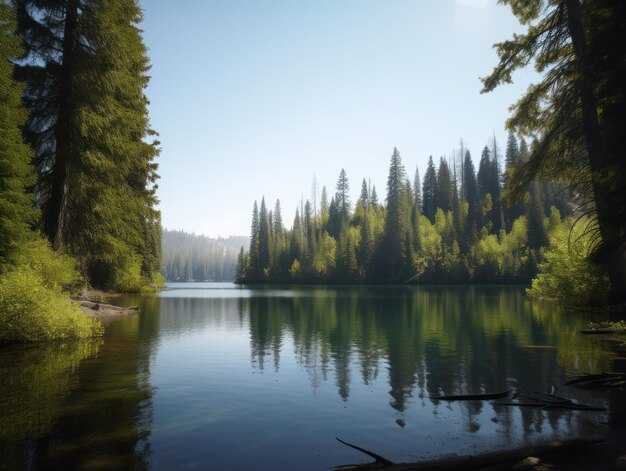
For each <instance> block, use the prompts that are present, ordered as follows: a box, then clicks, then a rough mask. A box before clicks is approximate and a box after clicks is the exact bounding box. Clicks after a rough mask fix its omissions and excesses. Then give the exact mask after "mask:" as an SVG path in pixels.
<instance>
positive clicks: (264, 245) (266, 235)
mask: <svg viewBox="0 0 626 471" xmlns="http://www.w3.org/2000/svg"><path fill="white" fill-rule="evenodd" d="M258 241H259V261H258V270H259V273H260V274H263V271H264V270H265V269H267V268H268V267H269V265H270V243H271V241H270V231H269V215H268V213H267V207H266V206H265V197H263V198H261V209H260V211H259V235H258Z"/></svg>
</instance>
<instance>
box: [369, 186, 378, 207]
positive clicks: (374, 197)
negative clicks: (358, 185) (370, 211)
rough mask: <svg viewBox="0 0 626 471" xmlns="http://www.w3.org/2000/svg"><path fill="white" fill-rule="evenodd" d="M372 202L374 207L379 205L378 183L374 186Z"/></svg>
mask: <svg viewBox="0 0 626 471" xmlns="http://www.w3.org/2000/svg"><path fill="white" fill-rule="evenodd" d="M370 204H371V206H372V208H375V207H376V206H378V193H376V185H374V186H373V187H372V195H371V196H370Z"/></svg>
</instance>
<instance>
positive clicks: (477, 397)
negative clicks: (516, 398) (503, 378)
mask: <svg viewBox="0 0 626 471" xmlns="http://www.w3.org/2000/svg"><path fill="white" fill-rule="evenodd" d="M512 391H513V390H512V389H509V390H507V391H502V392H496V393H486V394H460V395H457V396H434V397H430V399H437V400H439V401H488V400H490V399H502V398H504V397H507V396H508V395H509V394H511V392H512Z"/></svg>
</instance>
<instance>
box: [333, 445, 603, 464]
mask: <svg viewBox="0 0 626 471" xmlns="http://www.w3.org/2000/svg"><path fill="white" fill-rule="evenodd" d="M602 443H606V441H605V440H600V439H597V440H570V441H566V442H561V441H554V442H549V443H547V444H542V445H535V446H531V447H524V448H517V449H513V450H507V451H499V452H493V453H485V454H483V455H467V456H452V457H447V458H439V459H435V460H428V461H418V462H413V463H392V464H388V465H385V464H383V463H381V462H373V463H366V464H352V465H343V466H337V467H335V469H336V470H341V471H347V470H356V471H363V470H374V469H386V470H393V471H413V470H419V471H447V470H452V471H459V470H469V469H479V470H480V469H489V470H494V469H510V466H512V465H514V464H515V463H518V462H520V461H522V460H524V459H525V458H527V457H529V456H536V457H540V458H542V459H543V458H547V457H554V456H555V455H559V454H563V455H566V454H568V455H569V454H570V453H576V452H579V451H580V452H581V453H584V452H586V450H587V449H588V448H589V447H591V446H596V445H599V444H602ZM353 448H356V447H353ZM356 449H358V448H356ZM369 453H371V452H369ZM369 453H368V454H369ZM370 456H371V455H370ZM377 456H378V455H377ZM502 467H505V468H502Z"/></svg>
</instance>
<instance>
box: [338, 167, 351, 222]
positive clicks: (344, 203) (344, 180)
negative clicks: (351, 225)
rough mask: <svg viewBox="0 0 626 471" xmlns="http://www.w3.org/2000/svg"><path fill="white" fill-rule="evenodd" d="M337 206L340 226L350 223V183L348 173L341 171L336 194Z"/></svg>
mask: <svg viewBox="0 0 626 471" xmlns="http://www.w3.org/2000/svg"><path fill="white" fill-rule="evenodd" d="M335 204H336V205H337V209H338V211H339V224H340V225H342V224H343V223H344V222H346V221H348V218H349V216H350V211H351V209H350V183H349V182H348V176H347V175H346V171H345V170H344V169H341V172H340V173H339V179H338V180H337V192H336V193H335Z"/></svg>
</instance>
